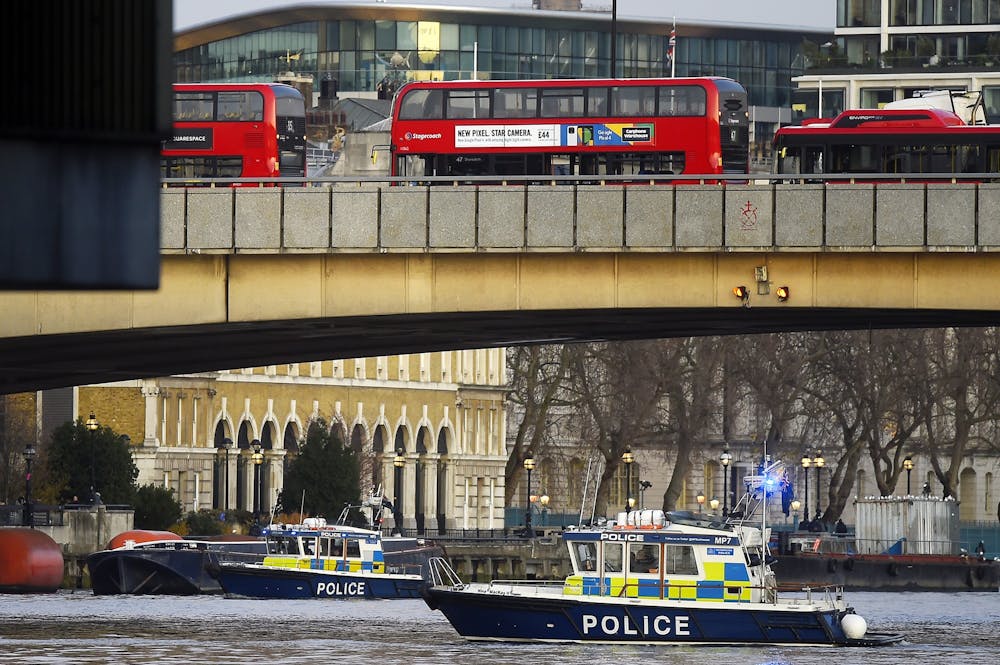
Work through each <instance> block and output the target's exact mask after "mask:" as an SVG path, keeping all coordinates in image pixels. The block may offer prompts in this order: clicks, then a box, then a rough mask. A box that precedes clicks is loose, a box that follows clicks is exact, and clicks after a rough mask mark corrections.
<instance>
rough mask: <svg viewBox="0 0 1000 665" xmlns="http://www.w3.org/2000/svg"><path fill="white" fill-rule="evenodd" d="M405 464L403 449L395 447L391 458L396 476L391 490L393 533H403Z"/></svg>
mask: <svg viewBox="0 0 1000 665" xmlns="http://www.w3.org/2000/svg"><path fill="white" fill-rule="evenodd" d="M405 464H406V458H405V457H403V449H402V448H396V456H395V457H393V458H392V466H393V467H394V470H395V474H396V478H395V487H394V488H393V492H394V494H395V496H394V497H393V499H394V500H393V502H392V521H393V523H394V526H393V528H392V532H393V533H403V507H402V504H403V497H402V494H403V466H404V465H405Z"/></svg>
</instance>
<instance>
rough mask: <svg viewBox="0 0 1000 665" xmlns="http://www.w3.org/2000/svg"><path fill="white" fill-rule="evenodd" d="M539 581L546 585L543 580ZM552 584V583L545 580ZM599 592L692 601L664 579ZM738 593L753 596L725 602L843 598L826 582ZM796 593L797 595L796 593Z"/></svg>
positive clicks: (686, 586) (685, 586) (829, 601)
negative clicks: (652, 582) (672, 592)
mask: <svg viewBox="0 0 1000 665" xmlns="http://www.w3.org/2000/svg"><path fill="white" fill-rule="evenodd" d="M527 583H531V581H530V580H528V581H516V582H508V581H496V582H493V583H491V586H492V585H493V584H498V585H514V584H527ZM542 584H546V583H545V582H542ZM547 584H548V585H551V584H552V582H547ZM600 587H601V594H600V595H609V596H614V597H616V598H639V597H641V598H658V599H659V600H682V601H683V600H691V599H690V598H685V597H683V596H684V593H685V592H688V593H690V592H691V591H692V590H693V589H694V588H695V587H693V586H691V585H690V584H671V583H669V582H664V583H662V584H653V585H650V584H649V583H648V581H646V580H643V581H642V582H641V583H640V581H639V580H626V581H625V583H624V584H622V585H621V586H620V587H618V586H617V585H615V587H616V588H615V592H614V593H610V589H609V588H608V586H607V585H606V584H604V583H603V582H602V583H600ZM738 588H739V589H740V591H741V592H750V593H751V595H752V596H753V597H752V598H743V597H740V598H731V599H727V600H726V602H727V603H745V604H748V605H749V604H759V603H773V604H778V603H783V604H786V605H817V604H834V603H835V602H836V601H843V598H844V588H843V587H841V586H835V585H829V586H815V587H809V586H807V587H802V586H782V587H774V586H768V585H763V586H758V585H746V586H741V587H738ZM640 589H641V590H642V591H643V592H645V593H648V592H649V591H651V590H657V591H659V592H660V595H659V597H657V596H652V597H650V596H645V595H644V596H640V595H639V593H640ZM671 591H676V596H675V597H671V595H670V592H671ZM755 591H759V592H760V593H759V594H753V592H755ZM796 594H798V595H796Z"/></svg>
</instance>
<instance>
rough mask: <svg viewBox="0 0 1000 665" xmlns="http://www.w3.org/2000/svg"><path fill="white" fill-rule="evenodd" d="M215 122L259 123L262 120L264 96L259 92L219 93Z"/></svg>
mask: <svg viewBox="0 0 1000 665" xmlns="http://www.w3.org/2000/svg"><path fill="white" fill-rule="evenodd" d="M216 115H217V117H216V120H221V121H229V122H260V121H261V120H263V119H264V96H263V95H262V94H260V93H259V92H220V93H219V102H218V108H216Z"/></svg>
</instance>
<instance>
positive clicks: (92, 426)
mask: <svg viewBox="0 0 1000 665" xmlns="http://www.w3.org/2000/svg"><path fill="white" fill-rule="evenodd" d="M100 426H101V424H100V423H99V422H97V417H96V416H95V415H94V412H93V411H91V412H90V417H89V418H87V422H86V423H85V427H86V428H87V432H88V434H87V439H89V441H90V502H91V503H97V492H96V491H95V485H96V484H97V483H96V481H95V474H94V432H96V431H97V428H98V427H100Z"/></svg>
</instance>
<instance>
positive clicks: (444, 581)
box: [427, 556, 465, 589]
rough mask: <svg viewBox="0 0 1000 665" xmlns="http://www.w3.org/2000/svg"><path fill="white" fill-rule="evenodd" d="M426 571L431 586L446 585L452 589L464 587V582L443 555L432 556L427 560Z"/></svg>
mask: <svg viewBox="0 0 1000 665" xmlns="http://www.w3.org/2000/svg"><path fill="white" fill-rule="evenodd" d="M427 573H428V578H429V580H430V583H431V584H432V585H433V586H447V587H452V588H454V589H463V588H465V583H464V582H462V579H461V578H460V577H459V576H458V573H456V572H455V569H454V568H452V567H451V564H449V563H448V560H447V559H445V558H444V557H439V556H432V557H431V558H429V559H428V560H427Z"/></svg>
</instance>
